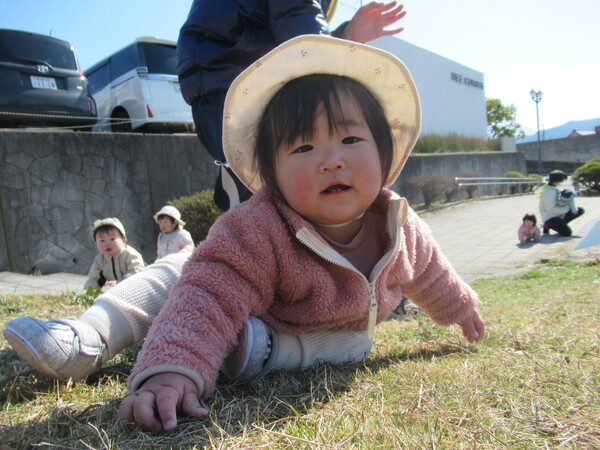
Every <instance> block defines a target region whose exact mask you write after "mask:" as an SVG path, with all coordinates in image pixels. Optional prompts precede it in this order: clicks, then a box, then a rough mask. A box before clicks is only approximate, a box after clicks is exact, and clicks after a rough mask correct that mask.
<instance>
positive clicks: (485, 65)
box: [0, 0, 600, 132]
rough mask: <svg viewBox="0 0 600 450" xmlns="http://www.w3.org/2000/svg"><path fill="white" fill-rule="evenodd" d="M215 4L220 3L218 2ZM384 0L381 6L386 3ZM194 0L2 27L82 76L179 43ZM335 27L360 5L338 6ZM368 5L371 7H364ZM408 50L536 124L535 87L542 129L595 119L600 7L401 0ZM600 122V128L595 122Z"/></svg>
mask: <svg viewBox="0 0 600 450" xmlns="http://www.w3.org/2000/svg"><path fill="white" fill-rule="evenodd" d="M214 1H219V0H214ZM384 1H385V0H384ZM191 3H192V1H191V0H171V1H169V2H166V1H160V0H118V1H117V0H103V1H98V0H84V1H81V0H54V1H53V2H48V1H45V0H0V28H14V29H21V30H27V31H33V32H36V33H41V34H51V35H52V36H54V37H57V38H61V39H64V40H67V41H69V42H71V43H72V44H73V45H74V46H75V50H76V52H77V55H78V57H79V61H80V64H81V67H82V69H86V68H88V67H89V66H91V65H92V64H94V63H95V62H97V61H98V60H100V59H101V58H103V57H105V56H107V55H109V54H110V53H112V52H113V51H115V50H118V49H119V48H121V47H124V46H125V45H127V44H128V43H130V42H132V41H133V40H134V39H135V38H137V37H140V36H156V37H159V38H162V39H171V40H177V36H178V33H179V28H180V27H181V24H182V23H183V22H184V20H185V18H186V17H187V13H188V10H189V7H190V5H191ZM340 3H341V4H340V7H339V9H338V13H337V15H336V17H335V18H334V22H333V25H334V26H336V25H337V24H339V23H340V22H341V21H343V20H345V19H348V18H350V17H351V16H352V14H353V11H354V10H355V9H356V8H358V7H359V6H360V1H355V0H340ZM365 3H367V2H365ZM403 3H404V5H405V8H406V10H407V11H408V14H407V16H406V17H405V18H404V19H403V26H404V27H405V31H404V32H402V33H400V34H399V35H398V37H399V38H401V39H404V40H405V41H407V42H410V43H411V44H414V45H417V46H419V47H422V48H424V49H426V50H429V51H431V52H434V53H437V54H439V55H441V56H444V57H446V58H449V59H452V60H454V61H456V62H458V63H461V64H463V65H465V66H468V67H471V68H473V69H475V70H477V71H479V72H482V73H483V74H484V80H485V95H486V96H487V97H494V98H499V99H500V100H502V102H503V103H504V104H514V105H515V106H516V107H517V120H518V121H519V122H520V123H521V125H523V126H524V127H525V128H526V130H527V131H528V132H531V131H532V130H533V129H534V128H535V127H536V116H535V103H533V101H532V100H531V98H530V97H529V91H530V90H531V88H535V89H541V90H542V91H543V92H544V98H543V100H542V102H541V103H540V126H541V128H551V127H554V126H557V125H562V124H563V123H565V122H568V121H570V120H583V119H593V118H600V83H599V81H598V80H600V60H599V58H598V51H599V45H600V26H598V24H597V23H598V17H600V2H599V1H597V0H572V1H571V2H564V1H558V0H504V1H493V2H492V1H489V0H454V1H452V0H405V1H404V2H403ZM599 125H600V123H599Z"/></svg>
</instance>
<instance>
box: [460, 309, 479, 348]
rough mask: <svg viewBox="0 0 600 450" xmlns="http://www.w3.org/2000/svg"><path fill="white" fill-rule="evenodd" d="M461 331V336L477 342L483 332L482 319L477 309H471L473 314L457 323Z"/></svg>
mask: <svg viewBox="0 0 600 450" xmlns="http://www.w3.org/2000/svg"><path fill="white" fill-rule="evenodd" d="M459 325H460V327H461V328H462V331H463V336H464V337H466V338H467V340H468V341H469V342H479V341H481V340H482V339H483V336H484V334H485V325H484V323H483V319H482V318H481V316H480V315H479V312H478V311H477V310H473V314H472V315H471V316H470V317H467V318H466V319H465V320H463V321H462V322H460V323H459Z"/></svg>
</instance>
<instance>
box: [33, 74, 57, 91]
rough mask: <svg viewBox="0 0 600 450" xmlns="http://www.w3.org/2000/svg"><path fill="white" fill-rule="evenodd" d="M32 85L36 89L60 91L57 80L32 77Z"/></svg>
mask: <svg viewBox="0 0 600 450" xmlns="http://www.w3.org/2000/svg"><path fill="white" fill-rule="evenodd" d="M31 85H32V86H33V87H34V88H41V89H58V88H57V87H56V80H55V79H54V78H48V77H36V76H33V75H31Z"/></svg>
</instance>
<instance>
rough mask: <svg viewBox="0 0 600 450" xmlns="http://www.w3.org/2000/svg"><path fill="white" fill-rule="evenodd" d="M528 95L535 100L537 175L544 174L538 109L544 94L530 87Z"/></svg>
mask: <svg viewBox="0 0 600 450" xmlns="http://www.w3.org/2000/svg"><path fill="white" fill-rule="evenodd" d="M529 95H531V100H533V101H534V102H535V115H536V117H537V142H538V145H537V148H538V169H537V170H538V174H539V175H543V174H544V169H543V168H542V144H541V140H540V109H539V105H540V102H541V101H542V97H543V95H544V93H543V92H542V91H540V90H538V91H536V90H535V89H532V90H531V91H529Z"/></svg>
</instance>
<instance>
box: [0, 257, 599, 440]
mask: <svg viewBox="0 0 600 450" xmlns="http://www.w3.org/2000/svg"><path fill="white" fill-rule="evenodd" d="M474 287H475V289H476V290H477V291H478V292H479V293H480V296H481V302H482V303H481V308H480V309H481V312H482V315H483V317H484V319H485V321H486V327H487V329H486V331H487V335H486V338H485V339H484V341H483V342H482V343H479V344H469V343H468V342H466V340H465V339H464V338H462V336H461V333H460V329H459V328H458V327H438V326H436V325H435V324H433V323H432V322H430V321H429V320H428V319H427V318H425V317H419V318H417V319H416V320H411V321H404V322H403V321H387V322H385V323H383V324H382V325H381V326H379V327H378V329H377V343H376V346H375V347H374V350H373V352H372V355H371V358H370V359H369V360H368V361H366V362H365V363H364V364H355V365H346V366H327V365H325V366H321V367H319V368H316V369H312V370H309V371H306V372H292V373H286V374H282V373H276V374H271V375H269V376H267V377H265V378H263V379H260V380H255V381H253V382H248V383H245V384H238V385H227V384H226V383H224V382H221V383H220V384H219V385H218V390H217V393H216V394H215V395H214V396H213V397H211V398H210V399H209V401H207V402H206V406H207V407H208V408H210V410H211V415H210V416H209V417H208V418H207V419H204V420H201V421H197V420H190V419H185V418H184V419H181V421H180V422H179V424H178V427H177V429H176V431H174V432H171V433H144V432H141V431H139V430H138V429H135V428H134V429H127V428H125V427H123V426H122V425H121V424H120V423H118V422H117V420H116V412H117V408H118V404H119V399H121V398H122V397H123V396H125V395H126V393H127V390H126V387H125V379H126V376H127V374H128V372H129V370H130V368H131V364H132V362H133V361H134V359H135V354H136V349H131V350H130V351H128V352H126V354H123V355H121V356H120V357H119V358H117V359H115V360H113V361H111V362H110V363H109V364H107V365H106V366H105V367H103V368H102V369H101V370H100V371H99V372H98V374H96V375H94V376H90V377H89V378H88V379H87V381H85V382H78V383H74V384H68V383H67V384H60V383H57V382H55V381H53V380H51V379H48V378H46V377H42V376H39V375H37V374H36V373H35V372H34V371H33V370H32V369H30V368H29V367H28V366H27V365H26V364H24V363H22V362H21V361H19V360H18V358H17V357H16V355H15V353H14V352H12V350H10V349H9V348H8V347H7V343H6V341H5V340H3V339H0V349H1V350H0V404H1V405H2V411H1V412H0V423H1V428H0V444H3V445H4V446H7V447H3V446H2V445H0V448H10V447H12V448H30V447H33V446H55V447H60V448H82V449H83V448H202V447H208V448H227V449H230V448H290V449H291V448H294V449H296V448H306V449H313V448H326V449H331V448H343V449H346V448H362V449H371V448H384V449H387V448H410V449H413V448H431V449H433V448H475V447H477V448H508V447H509V448H546V447H551V448H558V447H561V448H562V447H565V448H590V449H591V448H600V347H599V344H600V336H599V335H600V326H599V324H600V262H596V263H582V262H565V261H550V262H548V263H546V264H543V265H540V266H538V267H536V268H535V269H533V270H531V271H528V272H523V273H520V274H516V275H511V276H505V277H498V278H487V279H483V280H479V281H477V282H475V283H474ZM84 309H85V305H82V304H81V298H80V297H75V296H28V297H16V296H5V297H1V296H0V325H2V326H4V324H5V323H6V322H8V321H9V320H10V319H12V318H15V317H20V316H22V315H32V316H36V317H40V318H47V319H50V318H58V317H64V316H68V315H78V314H80V313H81V312H82V311H83V310H84Z"/></svg>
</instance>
